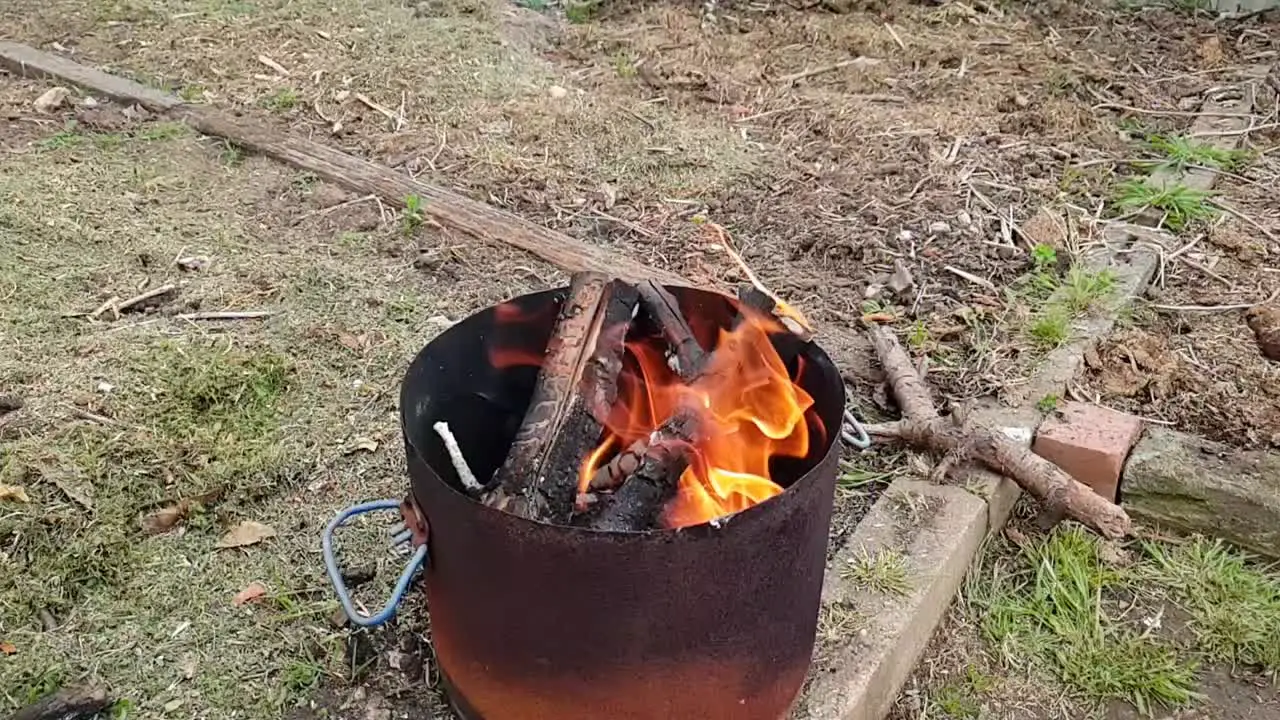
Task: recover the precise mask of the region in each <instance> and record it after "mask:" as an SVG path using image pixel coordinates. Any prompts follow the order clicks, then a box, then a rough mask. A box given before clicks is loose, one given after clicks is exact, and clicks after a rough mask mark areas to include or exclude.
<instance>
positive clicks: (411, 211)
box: [402, 195, 427, 235]
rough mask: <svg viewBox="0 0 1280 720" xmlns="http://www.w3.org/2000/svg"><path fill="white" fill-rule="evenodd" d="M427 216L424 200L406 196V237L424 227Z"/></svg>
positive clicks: (404, 219) (404, 218)
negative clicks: (424, 209)
mask: <svg viewBox="0 0 1280 720" xmlns="http://www.w3.org/2000/svg"><path fill="white" fill-rule="evenodd" d="M426 219H427V216H426V214H425V213H424V212H423V200H422V198H421V197H419V196H417V195H406V196H405V198H404V217H403V220H402V221H403V223H404V232H405V234H406V235H408V234H410V233H412V232H413V231H414V230H417V229H418V228H420V227H422V224H423V223H424V222H426Z"/></svg>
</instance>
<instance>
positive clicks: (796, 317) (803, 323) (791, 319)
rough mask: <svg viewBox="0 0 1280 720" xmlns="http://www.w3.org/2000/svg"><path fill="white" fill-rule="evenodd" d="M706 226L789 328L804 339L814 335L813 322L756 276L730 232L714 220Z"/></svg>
mask: <svg viewBox="0 0 1280 720" xmlns="http://www.w3.org/2000/svg"><path fill="white" fill-rule="evenodd" d="M706 227H707V228H708V229H709V230H710V231H711V234H712V235H713V236H714V237H715V240H716V242H717V243H719V245H720V247H722V248H724V251H725V253H727V254H728V255H729V258H730V259H731V260H733V262H734V263H735V264H737V266H738V268H739V269H740V270H742V274H743V275H746V276H747V280H748V281H749V282H750V283H751V284H752V285H753V286H754V287H755V289H757V290H759V291H760V292H762V293H764V294H765V295H768V296H769V298H770V299H772V300H773V303H774V312H775V313H776V314H777V315H778V317H779V318H780V319H781V320H782V322H783V324H784V325H785V326H786V327H787V329H789V330H791V332H793V333H795V334H796V335H799V336H800V337H801V339H804V340H808V339H809V338H811V337H813V324H812V323H810V322H809V320H808V318H806V317H805V316H804V314H803V313H801V312H800V311H799V310H797V309H796V308H794V307H792V306H791V305H788V304H787V303H785V302H783V301H782V298H780V297H778V296H777V295H775V294H774V292H773V291H772V290H770V289H769V287H768V286H767V285H765V284H764V283H763V282H760V278H758V277H756V274H755V272H754V271H753V270H752V269H751V266H750V265H748V264H747V261H746V260H743V259H742V256H741V255H739V254H738V251H737V250H736V249H734V247H733V240H732V239H731V238H730V237H729V232H728V231H727V230H725V229H724V228H722V227H720V226H719V225H717V224H715V223H712V222H709V223H706Z"/></svg>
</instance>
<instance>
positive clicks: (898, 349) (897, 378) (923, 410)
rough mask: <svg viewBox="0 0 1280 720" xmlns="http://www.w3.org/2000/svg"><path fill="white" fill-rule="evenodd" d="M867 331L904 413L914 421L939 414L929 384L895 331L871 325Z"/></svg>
mask: <svg viewBox="0 0 1280 720" xmlns="http://www.w3.org/2000/svg"><path fill="white" fill-rule="evenodd" d="M867 334H868V335H870V336H871V344H872V345H874V346H875V349H876V355H877V356H878V357H879V358H880V364H881V365H883V366H884V372H885V375H886V376H887V377H888V380H889V385H890V386H891V387H892V388H893V396H894V397H895V398H896V399H897V400H898V407H899V408H900V409H901V410H902V414H903V416H905V417H909V418H911V419H913V420H928V419H930V418H935V417H937V416H938V411H937V410H936V409H935V408H934V405H933V400H932V399H931V398H930V397H929V388H928V386H926V385H925V384H924V380H923V379H922V378H921V377H920V376H919V375H918V374H916V371H915V368H914V366H913V365H912V363H911V358H910V356H908V355H907V353H906V351H905V350H903V349H902V346H901V345H899V344H898V338H896V337H894V335H893V331H892V330H890V329H888V328H886V327H883V326H881V325H871V326H869V327H868V328H867Z"/></svg>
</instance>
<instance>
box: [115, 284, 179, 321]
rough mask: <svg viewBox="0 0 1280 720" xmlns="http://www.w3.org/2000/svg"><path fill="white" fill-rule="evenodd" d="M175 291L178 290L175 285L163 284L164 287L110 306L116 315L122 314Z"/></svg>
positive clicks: (152, 289)
mask: <svg viewBox="0 0 1280 720" xmlns="http://www.w3.org/2000/svg"><path fill="white" fill-rule="evenodd" d="M177 289H178V286H177V285H174V284H173V283H165V284H164V285H161V286H159V287H154V288H151V289H150V290H148V291H146V292H144V293H140V294H138V295H134V296H133V297H131V298H129V299H128V300H125V301H123V302H120V303H116V304H115V305H113V306H112V309H113V310H114V311H115V312H116V313H117V314H119V313H122V312H124V311H125V310H128V309H129V308H131V307H134V306H135V305H140V304H142V303H144V302H146V301H148V300H152V299H155V298H158V297H160V296H161V295H168V294H169V293H171V292H173V291H174V290H177Z"/></svg>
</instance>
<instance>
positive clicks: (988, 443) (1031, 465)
mask: <svg viewBox="0 0 1280 720" xmlns="http://www.w3.org/2000/svg"><path fill="white" fill-rule="evenodd" d="M868 332H869V334H870V335H871V339H872V342H873V343H874V344H875V348H876V354H877V355H879V357H880V364H881V365H883V366H884V371H885V374H886V375H887V376H888V380H889V384H890V385H891V386H892V387H893V393H894V397H895V398H896V399H897V401H898V407H900V408H902V414H903V415H904V419H903V420H901V421H899V422H896V423H885V424H883V425H869V426H867V428H866V430H867V433H868V434H870V435H871V436H873V437H879V438H881V439H885V440H896V441H898V442H903V443H906V444H908V445H911V446H913V447H916V448H918V449H920V450H924V451H928V452H932V453H936V454H939V455H942V456H943V459H942V461H941V462H940V463H939V469H940V470H941V471H942V472H943V473H945V471H946V469H948V468H950V467H953V466H954V465H955V464H957V463H958V462H961V461H965V460H969V459H972V460H977V461H978V462H980V463H982V464H983V465H985V466H986V467H988V468H989V469H991V470H992V471H994V472H997V473H1000V474H1002V475H1005V476H1006V477H1009V478H1010V479H1012V480H1013V481H1014V482H1016V483H1018V485H1019V486H1021V487H1022V489H1023V490H1026V491H1027V492H1028V493H1030V494H1031V496H1032V497H1034V498H1036V499H1037V500H1038V501H1040V503H1041V504H1042V505H1044V506H1045V509H1046V511H1048V512H1049V513H1050V514H1053V515H1057V516H1059V517H1069V518H1071V519H1073V520H1076V521H1078V522H1080V523H1083V524H1084V525H1087V526H1089V527H1090V528H1093V529H1094V530H1095V531H1097V532H1098V533H1099V534H1100V535H1102V536H1104V537H1107V538H1121V537H1124V536H1126V535H1128V534H1129V533H1130V531H1131V530H1132V523H1131V521H1130V519H1129V515H1128V514H1127V513H1125V511H1124V510H1123V509H1122V508H1120V506H1118V505H1116V504H1115V503H1112V502H1110V501H1108V500H1107V499H1106V498H1104V497H1102V496H1101V495H1098V494H1097V493H1095V492H1094V491H1093V490H1092V489H1090V488H1089V486H1087V485H1084V484H1083V483H1081V482H1080V481H1078V480H1076V479H1075V478H1073V477H1071V476H1070V475H1068V474H1067V473H1066V472H1064V471H1063V470H1062V469H1061V468H1059V467H1058V466H1057V465H1054V464H1053V463H1051V462H1049V461H1048V460H1045V459H1044V458H1042V457H1040V456H1039V455H1036V454H1034V453H1032V452H1031V451H1030V450H1028V449H1027V448H1024V447H1022V446H1020V445H1017V444H1015V443H1014V442H1013V441H1012V440H1010V439H1008V438H1006V437H1005V436H1003V435H1001V434H999V433H998V432H996V431H993V430H991V429H990V428H985V427H981V426H975V425H971V424H968V423H965V422H963V421H962V420H958V418H956V417H955V416H952V417H939V416H938V412H937V410H936V409H935V407H934V404H933V401H932V400H931V399H930V398H929V390H928V387H927V386H926V385H925V384H924V380H923V379H922V378H921V377H920V375H919V374H918V373H917V372H916V370H915V368H913V367H912V365H911V358H909V357H908V356H907V353H906V352H905V351H903V349H902V346H901V345H899V344H898V340H897V338H895V337H894V336H893V334H892V333H891V332H890V331H888V330H886V329H884V328H882V327H880V326H878V325H872V326H870V327H869V328H868ZM938 474H941V473H938V472H935V475H938Z"/></svg>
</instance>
